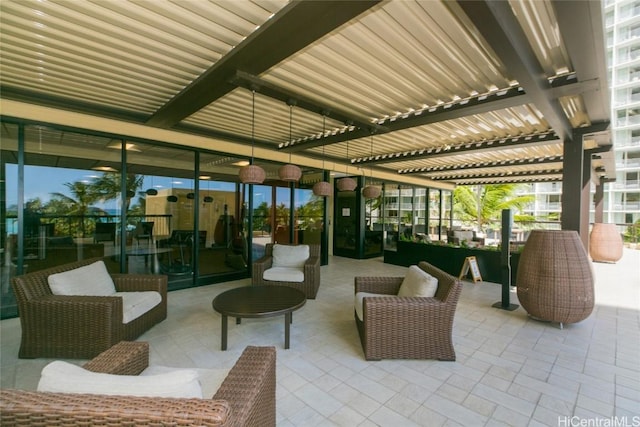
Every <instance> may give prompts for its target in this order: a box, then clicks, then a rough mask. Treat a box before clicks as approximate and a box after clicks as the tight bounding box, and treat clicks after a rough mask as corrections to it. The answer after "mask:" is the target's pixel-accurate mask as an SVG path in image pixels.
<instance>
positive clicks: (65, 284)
mask: <svg viewBox="0 0 640 427" xmlns="http://www.w3.org/2000/svg"><path fill="white" fill-rule="evenodd" d="M47 281H48V282H49V288H51V292H52V293H53V294H54V295H89V296H102V297H106V296H110V295H113V294H114V293H115V292H116V285H115V284H114V283H113V279H111V276H110V275H109V272H108V271H107V266H106V265H104V262H103V261H97V262H94V263H93V264H89V265H85V266H83V267H78V268H75V269H73V270H69V271H64V272H62V273H56V274H52V275H50V276H49V277H47Z"/></svg>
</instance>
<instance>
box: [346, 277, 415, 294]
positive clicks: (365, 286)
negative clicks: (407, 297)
mask: <svg viewBox="0 0 640 427" xmlns="http://www.w3.org/2000/svg"><path fill="white" fill-rule="evenodd" d="M403 280H404V277H394V276H369V277H367V276H356V277H355V279H354V285H355V286H354V289H355V292H356V293H357V292H371V293H374V294H387V295H397V294H398V290H399V289H400V285H401V284H402V281H403Z"/></svg>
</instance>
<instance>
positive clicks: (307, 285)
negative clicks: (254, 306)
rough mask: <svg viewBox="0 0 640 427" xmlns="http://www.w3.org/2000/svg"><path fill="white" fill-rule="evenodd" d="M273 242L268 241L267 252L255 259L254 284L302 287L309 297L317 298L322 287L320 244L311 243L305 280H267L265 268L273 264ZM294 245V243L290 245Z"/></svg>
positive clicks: (252, 278)
mask: <svg viewBox="0 0 640 427" xmlns="http://www.w3.org/2000/svg"><path fill="white" fill-rule="evenodd" d="M273 246H274V244H273V243H267V245H266V246H265V254H264V256H263V257H262V258H260V259H258V260H256V261H254V263H253V267H252V268H253V270H252V276H251V280H252V284H254V285H272V286H288V287H290V288H296V289H300V290H301V291H302V292H304V293H305V295H306V296H307V298H309V299H315V297H316V295H317V294H318V288H319V287H320V245H317V244H310V245H308V246H309V258H308V259H307V260H306V261H305V263H304V267H303V268H304V281H303V282H287V281H276V280H265V279H264V277H263V276H264V272H265V270H267V269H269V268H271V267H272V266H273ZM288 246H294V245H288Z"/></svg>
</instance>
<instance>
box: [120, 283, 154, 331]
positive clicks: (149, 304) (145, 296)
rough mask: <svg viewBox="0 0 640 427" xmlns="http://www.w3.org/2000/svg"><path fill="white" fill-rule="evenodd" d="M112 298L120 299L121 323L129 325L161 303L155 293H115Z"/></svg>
mask: <svg viewBox="0 0 640 427" xmlns="http://www.w3.org/2000/svg"><path fill="white" fill-rule="evenodd" d="M112 296H118V297H122V323H125V324H126V323H129V322H131V321H132V320H134V319H137V318H138V317H140V316H142V315H143V314H145V313H146V312H147V311H149V310H151V309H152V308H153V307H155V306H156V305H158V304H160V303H161V302H162V295H160V293H159V292H156V291H143V292H116V293H115V294H113V295H112Z"/></svg>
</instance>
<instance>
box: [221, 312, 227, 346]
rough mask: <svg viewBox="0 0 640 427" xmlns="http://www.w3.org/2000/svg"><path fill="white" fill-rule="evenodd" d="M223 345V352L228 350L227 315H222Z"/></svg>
mask: <svg viewBox="0 0 640 427" xmlns="http://www.w3.org/2000/svg"><path fill="white" fill-rule="evenodd" d="M221 336H222V343H221V346H220V347H221V350H223V351H224V350H226V349H227V316H226V315H224V314H223V315H222V333H221Z"/></svg>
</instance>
